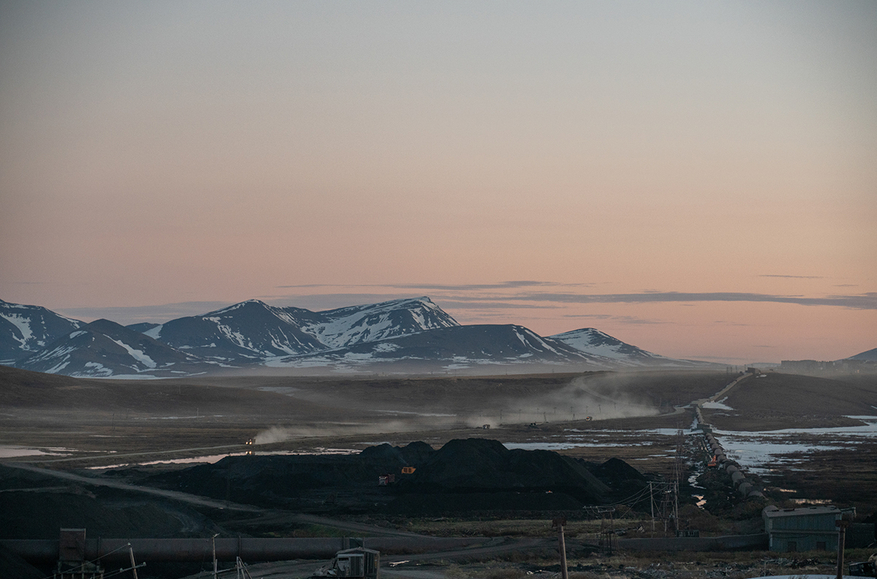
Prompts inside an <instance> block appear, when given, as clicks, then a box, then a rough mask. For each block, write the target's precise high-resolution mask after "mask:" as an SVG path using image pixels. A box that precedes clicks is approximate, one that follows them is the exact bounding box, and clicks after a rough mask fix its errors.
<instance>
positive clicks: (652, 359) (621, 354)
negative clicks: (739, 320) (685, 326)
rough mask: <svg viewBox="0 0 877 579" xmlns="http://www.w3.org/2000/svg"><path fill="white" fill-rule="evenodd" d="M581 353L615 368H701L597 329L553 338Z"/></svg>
mask: <svg viewBox="0 0 877 579" xmlns="http://www.w3.org/2000/svg"><path fill="white" fill-rule="evenodd" d="M551 338H552V339H554V340H557V341H559V342H563V343H564V344H566V345H567V346H570V347H571V348H575V349H576V350H578V351H580V352H584V353H587V354H590V355H592V356H599V357H601V358H603V359H604V360H608V364H609V366H615V367H661V366H673V367H681V366H700V365H703V363H701V362H695V361H692V360H676V359H673V358H667V357H665V356H659V355H658V354H653V353H651V352H647V351H646V350H643V349H641V348H637V347H636V346H633V345H631V344H627V343H625V342H622V341H621V340H619V339H618V338H613V337H612V336H610V335H609V334H605V333H603V332H601V331H600V330H598V329H596V328H582V329H580V330H572V331H570V332H564V333H562V334H555V335H553V336H551Z"/></svg>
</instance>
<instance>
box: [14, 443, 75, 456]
mask: <svg viewBox="0 0 877 579" xmlns="http://www.w3.org/2000/svg"><path fill="white" fill-rule="evenodd" d="M69 452H74V451H73V449H70V448H54V447H49V448H30V447H26V446H11V445H6V444H2V445H0V458H16V457H19V456H39V455H46V454H49V455H52V454H62V453H69Z"/></svg>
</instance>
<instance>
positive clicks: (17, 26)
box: [0, 0, 877, 363]
mask: <svg viewBox="0 0 877 579" xmlns="http://www.w3.org/2000/svg"><path fill="white" fill-rule="evenodd" d="M874 30H877V3H874V2H872V1H868V0H864V1H861V2H833V3H817V2H799V1H788V2H779V1H778V2H770V3H756V2H728V3H702V2H662V3H648V2H612V3H597V2H546V3H543V2H539V3H517V2H511V3H471V2H448V3H441V4H435V5H432V4H411V3H406V2H369V3H358V4H350V3H340V2H307V3H287V2H276V3H275V2H261V3H259V4H257V5H255V6H253V5H250V4H248V3H235V2H187V3H179V2H150V3H133V2H132V3H97V2H88V1H86V2H78V3H55V2H30V1H28V2H25V1H21V2H4V3H2V4H0V147H2V149H0V203H2V208H3V210H2V214H0V299H3V300H6V301H10V302H17V303H27V304H38V305H43V306H46V307H48V308H50V309H53V310H56V311H60V312H64V313H67V314H69V315H72V316H74V317H78V318H80V319H94V318H95V317H109V318H111V319H114V320H116V321H120V322H123V323H125V322H130V321H137V320H141V319H152V320H155V321H164V320H166V319H169V318H171V317H175V316H178V315H183V314H193V313H204V312H206V311H208V310H209V309H211V308H213V307H218V306H219V305H222V304H228V303H234V302H237V301H242V300H245V299H250V298H260V299H263V300H265V301H267V302H269V303H275V304H282V305H296V306H300V307H307V308H311V309H325V308H330V307H339V306H343V305H351V304H354V303H367V302H373V301H378V300H381V299H389V298H393V297H403V296H419V295H429V296H431V297H432V298H433V300H434V301H435V302H436V303H438V304H439V305H440V306H442V307H443V308H444V309H446V310H447V311H448V312H449V313H451V314H452V315H453V316H454V317H455V318H456V319H457V320H458V321H460V322H461V323H519V324H522V325H525V326H527V327H529V328H531V329H533V330H534V331H536V332H538V333H540V334H542V335H550V334H554V333H559V332H564V331H568V330H572V329H576V328H580V327H597V328H599V329H601V330H602V331H604V332H607V333H609V334H612V335H614V336H616V337H618V338H619V339H622V340H624V341H626V342H629V343H633V344H635V345H638V346H640V347H642V348H645V349H647V350H650V351H653V352H657V353H660V354H664V355H668V356H675V357H692V358H702V359H712V360H727V361H730V362H735V363H745V362H747V361H779V360H781V359H801V358H815V359H837V358H843V357H847V356H851V355H854V354H857V353H859V352H861V351H864V350H868V349H871V348H874V347H877V257H875V256H877V225H875V224H877V106H875V103H877V67H875V66H874V63H875V62H877V35H875V34H874ZM521 280H523V281H521ZM523 282H526V283H523ZM193 302H197V303H193Z"/></svg>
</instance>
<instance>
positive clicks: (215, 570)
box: [213, 533, 219, 579]
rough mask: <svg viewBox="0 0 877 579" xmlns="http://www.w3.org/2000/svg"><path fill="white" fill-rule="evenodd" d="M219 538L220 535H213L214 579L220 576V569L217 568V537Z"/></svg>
mask: <svg viewBox="0 0 877 579" xmlns="http://www.w3.org/2000/svg"><path fill="white" fill-rule="evenodd" d="M218 536H219V533H216V534H215V535H213V579H216V576H217V574H218V573H217V571H218V569H217V568H216V537H218Z"/></svg>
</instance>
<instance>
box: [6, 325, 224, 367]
mask: <svg viewBox="0 0 877 579" xmlns="http://www.w3.org/2000/svg"><path fill="white" fill-rule="evenodd" d="M199 366H200V369H199ZM18 367H20V368H23V369H25V370H33V371H37V372H45V373H48V374H65V375H67V376H82V377H86V376H87V377H95V378H109V377H111V376H115V377H119V376H132V377H138V378H139V377H171V376H180V375H189V374H193V373H203V372H205V371H206V370H208V369H209V367H208V365H207V364H204V363H203V362H202V361H201V360H199V359H198V358H196V357H194V356H192V355H189V354H186V353H184V352H181V351H179V350H176V349H174V348H172V347H170V346H168V345H166V344H162V343H161V342H159V341H157V340H154V339H153V338H150V337H149V336H147V335H145V334H141V333H140V332H135V331H134V330H130V329H128V328H126V327H124V326H121V325H119V324H117V323H116V322H111V321H110V320H95V321H94V322H91V323H90V324H85V325H83V326H80V327H79V329H77V330H74V331H73V332H71V333H69V334H67V335H66V336H64V337H62V338H61V339H59V340H56V341H55V342H53V343H52V345H51V346H50V347H48V348H45V349H43V350H41V351H39V352H37V353H35V354H33V355H31V356H30V357H28V358H25V359H24V360H20V361H19V363H18ZM177 367H179V368H181V369H180V370H177ZM199 370H200V372H199Z"/></svg>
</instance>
